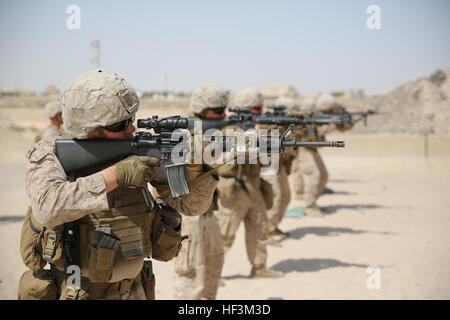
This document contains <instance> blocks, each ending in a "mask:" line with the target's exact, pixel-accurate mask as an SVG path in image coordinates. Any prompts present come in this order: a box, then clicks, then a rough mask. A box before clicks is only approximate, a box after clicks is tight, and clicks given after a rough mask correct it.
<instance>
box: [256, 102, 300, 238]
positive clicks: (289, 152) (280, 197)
mask: <svg viewBox="0 0 450 320" xmlns="http://www.w3.org/2000/svg"><path fill="white" fill-rule="evenodd" d="M275 105H276V106H285V107H286V112H287V114H288V115H295V114H298V113H300V109H299V106H298V105H297V103H296V102H295V101H294V100H293V99H292V98H289V97H285V96H280V97H279V98H278V99H277V100H276V101H275ZM266 128H268V129H275V128H278V129H279V134H280V135H281V134H283V132H284V131H285V130H287V128H288V126H266ZM296 156H297V151H296V150H294V149H293V148H286V149H285V151H284V153H283V154H282V155H280V158H279V169H278V171H277V174H274V175H265V176H263V179H264V180H267V181H268V182H269V183H270V184H271V185H272V190H273V193H274V199H273V205H272V208H270V209H268V210H267V216H268V218H269V236H271V237H270V238H269V244H274V245H277V244H278V243H277V241H276V240H275V239H274V238H273V237H272V236H279V235H281V236H284V235H289V234H288V233H286V232H283V231H281V230H280V229H279V228H278V225H279V224H280V222H281V220H282V219H283V216H284V212H285V211H286V209H287V207H288V206H289V202H290V201H291V189H290V187H289V180H288V175H289V174H290V173H291V166H292V162H293V160H294V159H295V157H296Z"/></svg>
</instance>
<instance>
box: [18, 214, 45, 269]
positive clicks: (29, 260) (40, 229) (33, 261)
mask: <svg viewBox="0 0 450 320" xmlns="http://www.w3.org/2000/svg"><path fill="white" fill-rule="evenodd" d="M44 232H45V228H44V226H42V225H41V224H39V223H38V222H37V221H36V219H34V218H33V213H32V210H31V207H28V211H27V214H26V216H25V220H24V221H23V223H22V231H21V235H20V255H21V256H22V260H23V262H24V264H25V265H26V266H27V268H29V269H30V270H31V271H32V272H34V273H38V272H40V271H42V269H44V267H45V265H46V264H47V262H46V261H45V260H44V259H43V258H42V238H43V236H44Z"/></svg>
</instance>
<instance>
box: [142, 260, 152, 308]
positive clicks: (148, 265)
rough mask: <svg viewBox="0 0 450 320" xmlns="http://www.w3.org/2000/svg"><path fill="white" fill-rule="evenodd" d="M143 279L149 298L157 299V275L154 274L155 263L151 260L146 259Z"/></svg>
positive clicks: (146, 294)
mask: <svg viewBox="0 0 450 320" xmlns="http://www.w3.org/2000/svg"><path fill="white" fill-rule="evenodd" d="M141 279H142V286H143V287H144V291H145V296H146V298H147V300H155V275H154V274H153V264H152V261H151V260H144V265H143V267H142V271H141Z"/></svg>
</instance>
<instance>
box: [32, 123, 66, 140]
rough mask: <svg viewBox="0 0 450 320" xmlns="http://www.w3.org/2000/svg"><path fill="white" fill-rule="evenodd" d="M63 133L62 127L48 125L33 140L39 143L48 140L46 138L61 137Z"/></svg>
mask: <svg viewBox="0 0 450 320" xmlns="http://www.w3.org/2000/svg"><path fill="white" fill-rule="evenodd" d="M63 132H64V130H63V128H62V127H59V128H58V127H57V126H54V125H53V124H50V125H49V126H48V127H47V128H45V129H44V130H42V131H41V132H40V133H39V134H38V135H37V136H36V138H35V140H34V142H39V141H41V140H42V139H45V138H48V137H56V136H60V135H62V134H63Z"/></svg>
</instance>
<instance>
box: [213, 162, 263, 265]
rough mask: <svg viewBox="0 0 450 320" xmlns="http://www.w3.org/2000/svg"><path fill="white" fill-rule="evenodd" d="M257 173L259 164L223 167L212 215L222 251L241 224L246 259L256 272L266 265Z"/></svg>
mask: <svg viewBox="0 0 450 320" xmlns="http://www.w3.org/2000/svg"><path fill="white" fill-rule="evenodd" d="M260 171H261V168H260V166H259V165H245V164H239V165H224V166H223V167H222V168H221V169H220V170H219V175H220V181H219V185H218V186H217V190H218V196H219V201H218V205H219V210H218V211H216V212H215V214H216V217H217V219H218V220H219V226H220V230H221V234H222V237H223V242H224V247H225V250H226V251H227V250H229V249H230V248H231V246H232V245H233V242H234V239H235V236H236V232H237V230H238V228H239V225H240V224H241V222H242V221H243V222H244V226H245V243H246V248H247V256H248V260H249V261H250V263H251V265H252V266H253V267H254V268H256V269H259V268H264V267H265V266H266V260H267V249H266V246H267V237H268V219H267V213H266V206H265V203H264V198H263V195H262V193H261V177H260Z"/></svg>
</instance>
